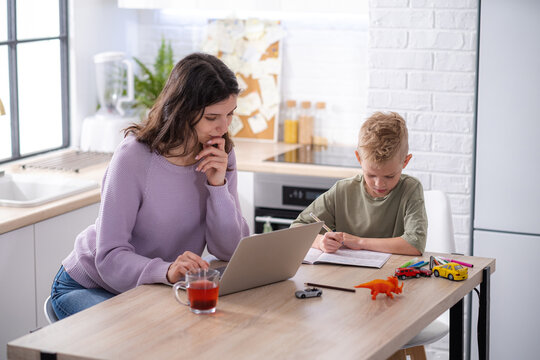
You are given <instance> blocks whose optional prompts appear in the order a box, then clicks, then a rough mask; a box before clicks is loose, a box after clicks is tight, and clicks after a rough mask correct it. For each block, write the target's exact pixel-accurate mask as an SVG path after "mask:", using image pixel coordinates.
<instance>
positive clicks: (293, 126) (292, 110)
mask: <svg viewBox="0 0 540 360" xmlns="http://www.w3.org/2000/svg"><path fill="white" fill-rule="evenodd" d="M283 141H285V142H286V143H287V144H296V143H297V142H298V115H297V109H296V101H295V100H287V102H286V108H285V121H284V124H283Z"/></svg>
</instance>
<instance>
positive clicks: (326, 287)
mask: <svg viewBox="0 0 540 360" xmlns="http://www.w3.org/2000/svg"><path fill="white" fill-rule="evenodd" d="M304 284H306V285H307V286H314V287H321V288H325V289H333V290H341V291H348V292H356V289H349V288H342V287H337V286H332V285H321V284H315V283H304Z"/></svg>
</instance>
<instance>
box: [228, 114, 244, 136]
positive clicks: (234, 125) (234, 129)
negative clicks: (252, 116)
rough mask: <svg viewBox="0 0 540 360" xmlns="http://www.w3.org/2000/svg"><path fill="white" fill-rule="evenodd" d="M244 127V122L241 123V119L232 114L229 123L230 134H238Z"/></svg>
mask: <svg viewBox="0 0 540 360" xmlns="http://www.w3.org/2000/svg"><path fill="white" fill-rule="evenodd" d="M243 128H244V124H243V123H242V120H240V118H239V117H238V116H236V115H233V118H232V121H231V124H230V125H229V132H230V133H231V135H232V136H235V135H236V134H238V132H239V131H240V130H242V129H243Z"/></svg>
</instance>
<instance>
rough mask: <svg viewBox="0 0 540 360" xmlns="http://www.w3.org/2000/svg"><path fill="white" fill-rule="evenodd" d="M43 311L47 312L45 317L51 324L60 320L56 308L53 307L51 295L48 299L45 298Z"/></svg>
mask: <svg viewBox="0 0 540 360" xmlns="http://www.w3.org/2000/svg"><path fill="white" fill-rule="evenodd" d="M43 311H44V312H45V317H46V318H47V321H48V322H49V324H52V323H54V322H57V321H58V317H57V316H56V313H55V312H54V309H53V307H52V303H51V297H50V296H49V297H48V298H47V300H45V304H43Z"/></svg>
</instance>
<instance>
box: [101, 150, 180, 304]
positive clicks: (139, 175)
mask: <svg viewBox="0 0 540 360" xmlns="http://www.w3.org/2000/svg"><path fill="white" fill-rule="evenodd" d="M150 158H151V154H150V153H149V152H148V149H147V148H146V147H144V146H143V145H142V144H139V143H136V142H135V140H133V142H131V143H130V142H127V143H126V142H124V143H122V145H121V146H120V147H119V148H118V149H117V151H116V152H115V154H114V156H113V158H112V160H111V163H110V164H109V167H108V169H107V173H106V175H105V177H104V180H103V186H102V193H101V202H102V204H101V209H100V215H99V217H98V220H97V222H96V256H95V263H96V264H95V265H96V269H97V271H98V273H99V275H100V277H101V278H102V279H103V281H104V282H105V285H106V286H105V288H106V290H108V291H111V292H114V293H121V292H124V291H127V290H129V289H131V288H134V287H136V286H137V285H140V284H148V283H159V282H165V283H166V278H165V276H166V273H167V269H168V267H169V265H170V263H168V262H165V261H163V260H162V259H160V258H154V259H150V258H148V257H145V256H142V255H139V254H137V253H136V252H135V249H134V247H133V245H132V244H131V243H130V241H131V239H132V232H133V228H134V226H135V222H136V219H137V213H138V210H139V207H140V205H141V203H142V201H143V197H144V191H145V185H146V179H147V176H148V173H147V172H148V169H149V166H148V163H149V161H150V160H149V159H150ZM147 159H148V160H147Z"/></svg>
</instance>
